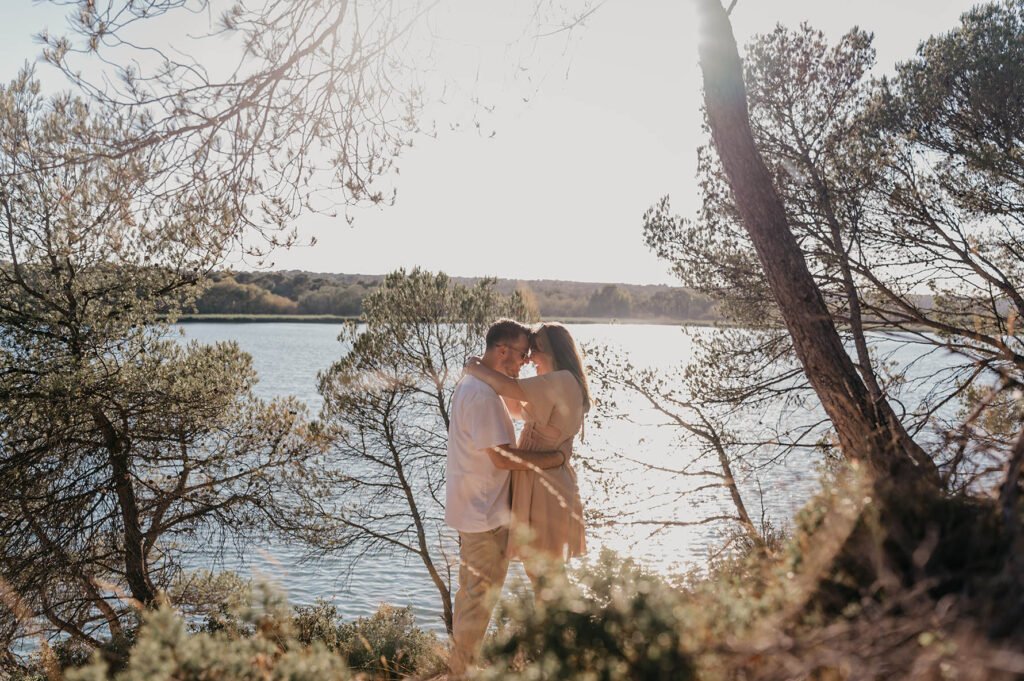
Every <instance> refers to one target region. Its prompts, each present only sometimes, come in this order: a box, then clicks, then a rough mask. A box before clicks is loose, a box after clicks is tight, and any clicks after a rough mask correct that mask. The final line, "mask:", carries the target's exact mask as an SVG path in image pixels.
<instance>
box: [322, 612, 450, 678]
mask: <svg viewBox="0 0 1024 681" xmlns="http://www.w3.org/2000/svg"><path fill="white" fill-rule="evenodd" d="M337 635H338V650H339V651H340V652H341V653H342V655H343V656H344V657H345V659H346V660H347V661H348V664H349V666H350V667H351V668H352V669H353V670H357V671H364V672H368V673H369V674H370V675H371V676H372V677H373V678H375V679H377V678H380V679H401V678H404V677H406V676H409V675H412V674H415V673H423V672H429V671H435V672H436V671H438V670H441V669H443V668H444V661H443V659H442V657H441V650H442V646H441V643H440V641H438V639H437V637H436V636H434V634H431V633H427V632H424V631H422V630H420V629H417V628H416V626H415V619H414V618H413V614H412V608H408V607H406V608H398V607H395V606H390V605H382V606H381V607H380V608H379V609H378V610H377V612H376V613H374V614H373V615H371V616H370V617H360V618H359V619H358V620H356V621H355V622H349V623H345V624H342V625H341V626H340V627H339V628H338V634H337Z"/></svg>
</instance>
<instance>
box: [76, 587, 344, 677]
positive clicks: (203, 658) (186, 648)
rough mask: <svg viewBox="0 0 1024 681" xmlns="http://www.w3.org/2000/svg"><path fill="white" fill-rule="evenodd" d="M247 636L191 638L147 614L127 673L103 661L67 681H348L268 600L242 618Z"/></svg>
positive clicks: (172, 619) (173, 618)
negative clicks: (295, 632) (295, 633)
mask: <svg viewBox="0 0 1024 681" xmlns="http://www.w3.org/2000/svg"><path fill="white" fill-rule="evenodd" d="M242 621H243V622H244V624H245V625H246V628H247V629H248V630H250V631H251V632H252V634H251V635H248V636H238V635H236V633H235V632H225V631H219V632H212V633H210V632H202V631H200V632H190V631H189V628H188V626H187V625H186V624H185V622H184V621H183V620H182V619H181V618H180V617H179V616H178V615H177V614H176V613H175V612H174V610H173V609H171V608H169V607H166V606H164V607H160V608H158V609H156V610H153V611H150V612H148V613H147V614H146V617H145V622H144V624H143V626H142V628H141V629H140V630H139V636H138V640H137V641H136V643H135V645H134V647H133V648H132V650H131V656H130V657H129V658H128V661H127V663H126V664H125V665H124V668H123V669H121V670H119V671H116V672H115V673H113V674H111V673H110V671H111V670H110V669H109V667H108V665H107V664H106V663H104V662H103V661H102V660H100V659H94V660H93V662H92V663H91V664H89V665H87V666H85V667H82V668H78V669H71V670H68V671H67V673H66V674H65V678H66V679H67V681H107V679H109V678H113V679H114V680H115V681H143V680H144V681H161V680H166V681H172V680H173V681H249V680H252V681H264V680H266V679H294V680H295V681H300V680H303V679H308V680H309V681H321V680H323V679H349V678H352V677H353V675H352V673H351V672H350V671H349V669H348V667H347V666H346V665H345V662H344V660H343V659H342V658H341V657H340V656H338V655H337V654H334V653H332V652H331V651H330V650H328V649H327V648H326V647H325V646H324V645H322V644H320V643H313V644H312V645H309V646H303V645H301V644H300V642H299V641H297V640H296V639H295V638H294V636H293V634H292V630H291V625H290V620H289V616H288V614H287V611H286V610H284V609H283V606H282V605H281V604H280V602H278V601H276V600H275V599H274V598H273V597H272V596H269V595H267V594H264V596H263V598H262V602H261V603H259V604H258V606H257V607H254V608H251V609H249V610H248V611H246V612H245V613H243V615H242Z"/></svg>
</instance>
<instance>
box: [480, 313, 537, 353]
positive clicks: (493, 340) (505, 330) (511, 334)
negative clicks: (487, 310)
mask: <svg viewBox="0 0 1024 681" xmlns="http://www.w3.org/2000/svg"><path fill="white" fill-rule="evenodd" d="M521 336H526V337H529V336H530V327H528V326H527V325H526V324H521V323H519V322H517V321H516V320H514V319H499V320H498V321H496V322H494V323H493V324H491V328H489V329H487V349H488V350H490V349H491V348H493V347H494V346H495V345H501V344H502V343H508V342H512V341H516V340H519V338H520V337H521Z"/></svg>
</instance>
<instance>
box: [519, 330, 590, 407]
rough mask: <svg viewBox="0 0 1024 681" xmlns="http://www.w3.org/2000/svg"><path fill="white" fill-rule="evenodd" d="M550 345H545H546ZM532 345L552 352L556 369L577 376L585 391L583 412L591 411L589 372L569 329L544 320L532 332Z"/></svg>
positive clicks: (542, 350)
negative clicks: (584, 365)
mask: <svg viewBox="0 0 1024 681" xmlns="http://www.w3.org/2000/svg"><path fill="white" fill-rule="evenodd" d="M545 344H546V345H547V346H548V347H544V345H545ZM530 346H531V347H534V348H537V349H538V350H540V351H541V352H550V353H551V356H552V358H553V359H554V360H555V369H556V370H557V369H565V370H566V371H568V372H569V373H571V374H572V375H573V376H575V377H576V382H577V383H579V384H580V391H582V393H583V413H584V414H586V413H587V412H589V411H590V405H591V399H590V386H589V385H588V384H587V372H586V371H584V370H583V357H582V356H581V355H580V351H579V349H578V348H577V347H576V341H574V340H573V339H572V334H570V333H569V329H567V328H565V326H564V325H562V324H559V323H558V322H543V323H541V324H538V325H537V326H535V327H533V333H532V334H530Z"/></svg>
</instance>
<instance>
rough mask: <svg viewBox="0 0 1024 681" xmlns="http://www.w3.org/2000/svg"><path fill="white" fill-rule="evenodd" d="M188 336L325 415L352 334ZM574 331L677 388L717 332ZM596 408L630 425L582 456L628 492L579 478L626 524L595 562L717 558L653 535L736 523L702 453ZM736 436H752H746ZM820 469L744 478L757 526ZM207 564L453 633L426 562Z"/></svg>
mask: <svg viewBox="0 0 1024 681" xmlns="http://www.w3.org/2000/svg"><path fill="white" fill-rule="evenodd" d="M181 328H182V330H183V337H184V338H186V339H192V340H197V341H199V342H203V343H212V342H216V341H224V340H233V341H236V342H237V343H238V344H239V346H240V347H241V348H242V349H243V350H244V351H246V352H248V353H249V354H250V355H251V356H252V358H253V364H254V367H255V369H256V371H257V372H258V374H259V377H260V381H259V383H258V384H257V386H256V392H257V394H258V395H259V396H261V397H264V398H273V397H277V396H283V395H294V396H296V397H298V398H299V399H301V400H303V401H304V402H306V403H307V404H308V405H309V407H310V410H311V412H312V413H314V414H315V413H316V412H317V410H319V408H320V402H321V401H320V396H319V395H318V393H317V392H316V374H317V372H318V371H321V370H323V369H326V368H327V367H328V366H329V365H330V364H331V363H332V362H333V361H334V360H336V359H337V358H339V357H341V356H342V354H343V353H344V352H345V351H346V347H345V346H344V345H343V344H342V343H340V342H339V341H338V340H337V336H338V333H339V331H340V329H341V326H340V325H338V324H306V323H254V324H227V323H188V324H182V325H181ZM569 329H570V331H571V332H572V334H573V335H574V337H575V338H576V339H577V342H579V343H580V344H581V345H584V346H592V345H595V344H600V345H604V346H608V347H612V348H615V349H617V350H618V351H619V352H621V353H622V354H623V355H624V356H625V357H628V358H629V359H630V360H631V361H632V362H633V363H634V364H636V365H639V366H648V367H652V368H656V369H658V370H659V371H660V372H662V374H663V375H665V376H667V377H669V378H671V377H673V376H675V375H678V372H679V371H680V369H681V367H682V366H683V365H685V363H686V362H687V361H688V360H689V357H690V353H691V347H692V334H693V333H715V332H716V331H714V330H712V329H704V330H692V329H691V330H684V329H682V328H680V327H678V326H659V325H643V324H575V325H569ZM874 345H875V349H876V350H879V351H881V352H888V351H890V350H891V351H894V352H893V354H892V356H891V357H890V358H889V359H890V360H891V361H893V362H895V363H897V364H900V363H908V362H912V361H914V360H917V363H916V364H915V366H914V367H913V370H912V372H911V373H912V374H913V375H917V376H919V377H927V376H931V375H932V373H933V372H934V371H935V370H936V369H941V368H942V367H943V366H945V365H948V364H949V359H948V358H946V357H944V356H939V355H938V354H935V353H932V354H931V355H930V356H924V355H925V353H924V350H919V349H918V348H916V347H914V346H902V344H899V345H898V344H894V343H892V342H891V341H889V340H886V338H885V337H882V336H878V337H876V338H875V339H874ZM481 350H482V349H481ZM524 375H525V371H524ZM910 385H911V386H912V387H911V392H925V391H927V388H928V386H927V381H923V382H922V383H921V385H919V386H917V387H914V384H913V383H911V384H910ZM595 396H596V397H597V398H598V399H613V400H614V401H615V402H616V404H617V406H618V407H619V408H620V409H622V410H623V411H624V412H625V413H627V414H628V415H629V417H630V422H625V421H605V422H602V423H601V424H600V427H595V425H594V424H592V423H589V422H588V427H587V430H586V441H585V442H584V443H580V444H578V445H577V448H576V451H577V452H578V453H579V454H580V456H581V457H583V458H585V459H587V460H588V461H593V462H594V463H595V468H599V469H603V470H604V471H611V472H614V473H615V479H616V481H617V485H616V486H615V488H614V489H611V490H609V489H608V488H607V487H605V486H604V485H603V484H602V481H603V480H605V479H606V477H605V476H602V475H598V474H597V473H596V472H595V470H593V469H591V470H588V468H587V466H582V465H581V466H577V470H578V472H579V477H580V489H581V493H582V496H583V499H584V503H585V504H588V505H590V506H594V505H599V506H600V510H601V511H602V512H604V513H605V514H606V515H608V516H611V517H616V518H620V519H621V523H620V524H617V525H609V526H602V527H596V528H590V529H589V531H588V549H589V553H590V555H596V554H597V552H598V551H599V550H600V549H601V548H603V547H607V548H610V549H613V550H615V551H617V552H619V553H620V554H622V555H627V556H630V557H632V558H635V559H636V560H638V561H640V562H642V563H643V564H645V565H646V566H648V567H650V568H651V569H654V570H657V571H660V572H663V573H672V572H679V571H682V570H685V569H687V568H689V567H694V566H696V567H698V568H699V567H700V566H701V565H703V564H704V563H705V561H706V558H707V556H708V553H709V551H712V550H714V549H715V548H716V547H718V546H719V545H720V544H721V542H722V541H723V539H724V537H725V531H726V530H727V527H723V524H722V523H717V524H710V525H702V524H696V525H690V526H678V527H669V528H659V527H658V526H654V525H650V524H646V523H647V522H648V521H651V520H663V519H670V520H672V521H674V522H679V523H686V522H694V521H698V520H700V519H701V518H705V517H708V516H712V515H716V514H717V513H722V512H724V513H728V512H729V511H730V507H729V505H728V503H727V499H726V498H725V496H724V493H723V492H722V491H720V490H710V491H703V492H699V493H691V494H685V495H684V494H683V492H687V491H692V490H693V489H694V487H695V485H697V483H696V482H695V479H694V478H693V477H692V476H687V475H683V474H681V473H678V472H673V471H678V470H679V469H681V468H683V467H684V466H685V465H686V464H688V463H690V461H691V460H693V459H694V457H695V456H696V452H697V449H696V448H695V446H694V445H693V444H692V443H689V442H681V441H680V438H679V430H678V428H670V427H666V426H665V425H664V424H663V422H664V419H663V418H659V415H658V414H657V413H656V412H654V411H653V410H652V409H651V408H650V406H649V405H647V404H645V403H644V402H642V401H640V400H638V399H636V398H635V397H631V396H629V395H626V394H617V395H602V394H601V393H600V392H596V393H595ZM950 408H952V407H950ZM811 412H813V410H811V411H805V412H803V413H799V414H798V413H792V412H788V413H785V414H783V415H781V416H778V418H782V419H796V418H801V419H808V418H810V417H812V416H813V414H812V413H811ZM810 420H814V419H813V418H810ZM737 427H739V428H742V424H737ZM819 459H820V455H819V454H818V453H817V452H815V451H813V450H805V451H798V452H795V453H793V454H791V455H790V456H789V457H787V458H786V460H785V461H782V462H779V463H777V464H773V465H771V466H762V467H751V468H750V469H747V470H745V471H743V472H742V474H741V472H740V471H739V470H737V471H736V475H737V479H738V480H739V483H740V487H741V489H742V490H743V492H744V494H745V497H746V500H747V505H748V510H749V511H750V513H751V515H752V516H754V517H755V519H756V518H758V517H761V515H762V507H763V514H764V517H766V518H769V519H770V520H771V521H772V522H773V524H775V526H777V527H778V526H785V524H786V522H787V521H788V520H789V518H790V517H791V516H792V513H793V512H794V511H795V509H797V508H798V507H799V506H800V505H801V504H802V503H803V502H804V501H806V500H807V499H808V498H809V496H810V495H812V494H813V493H814V492H815V491H816V490H817V488H818V480H819V477H820V473H819V464H820V462H819ZM643 464H648V466H644V465H643ZM715 465H717V464H711V465H708V466H706V467H708V468H714V466H715ZM650 467H654V468H650ZM702 467H703V466H702ZM702 482H704V483H706V482H707V479H704V480H703V481H702ZM200 564H201V565H209V566H214V567H218V568H227V569H235V570H237V571H238V572H240V573H241V574H243V575H245V576H253V577H256V578H259V579H264V580H269V581H271V582H274V583H275V584H277V585H278V586H279V587H280V588H281V589H283V590H284V591H285V592H286V594H287V596H288V599H289V601H290V602H291V603H293V604H307V603H311V602H313V601H314V600H315V599H317V598H326V599H328V600H330V601H331V602H333V603H334V604H335V605H336V606H337V607H338V609H339V611H340V612H341V613H342V614H343V615H345V616H346V617H357V616H366V615H370V614H372V613H373V612H375V611H376V610H377V608H378V607H379V605H380V604H381V603H383V602H388V603H392V604H395V605H400V606H405V605H410V606H412V607H413V609H414V612H415V613H416V616H417V621H418V622H419V623H420V625H421V626H423V627H425V628H428V629H432V630H435V631H443V624H442V622H441V619H440V607H439V605H438V596H437V593H436V591H435V590H434V587H433V585H432V584H431V582H430V580H429V577H428V576H427V574H426V571H425V569H424V568H423V567H422V565H421V564H420V563H418V562H417V561H413V560H408V561H403V560H373V559H364V560H362V561H359V562H356V563H353V562H352V561H351V560H350V559H348V558H347V557H346V556H330V557H327V558H322V559H318V560H316V561H304V560H303V555H302V552H301V550H300V548H298V547H294V546H287V545H278V546H267V547H253V548H252V549H248V550H247V551H246V554H245V555H244V556H243V559H242V560H241V561H239V559H238V558H237V557H236V556H234V555H227V556H221V555H219V554H215V553H213V552H212V550H211V552H210V553H209V554H207V555H206V556H205V557H203V558H202V559H201V560H200ZM520 579H522V571H521V569H519V568H518V567H514V569H513V571H512V575H511V578H510V580H509V584H513V583H515V582H516V580H520Z"/></svg>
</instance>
